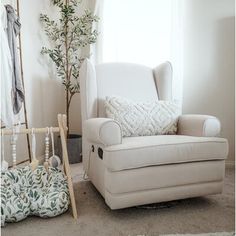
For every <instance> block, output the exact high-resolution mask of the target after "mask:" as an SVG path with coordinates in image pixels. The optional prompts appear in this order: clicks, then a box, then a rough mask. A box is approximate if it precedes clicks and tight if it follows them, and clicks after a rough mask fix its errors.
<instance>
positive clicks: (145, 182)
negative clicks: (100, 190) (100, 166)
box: [104, 160, 225, 194]
mask: <svg viewBox="0 0 236 236" xmlns="http://www.w3.org/2000/svg"><path fill="white" fill-rule="evenodd" d="M224 168H225V162H224V160H218V161H205V162H195V163H192V162H187V163H182V164H175V165H174V164H173V165H159V166H149V167H146V168H136V169H133V170H132V171H130V170H124V171H109V170H108V169H106V170H105V178H104V179H105V186H106V191H107V192H109V193H112V194H120V193H128V192H137V191H144V190H150V189H160V188H168V187H175V186H180V185H189V184H196V183H201V182H205V181H208V182H215V181H221V180H222V178H223V177H224V176H223V175H224ZM199 170H201V173H202V174H201V175H199ZM179 173H182V174H179ZM140 176H142V178H140ZM137 179H139V181H137ZM150 179H153V180H158V181H150ZM124 183H125V184H124Z"/></svg>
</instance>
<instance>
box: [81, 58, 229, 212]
mask: <svg viewBox="0 0 236 236" xmlns="http://www.w3.org/2000/svg"><path fill="white" fill-rule="evenodd" d="M80 82H81V108H82V126H83V164H84V169H85V170H86V172H87V174H88V176H89V178H90V180H91V181H92V183H93V184H94V185H95V187H96V188H97V189H98V191H99V192H100V193H101V194H102V196H103V197H104V199H105V202H106V203H107V205H108V206H109V207H110V208H111V209H119V208H125V207H130V206H136V205H142V204H149V203H155V202H163V201H170V200H176V199H183V198H190V197H197V196H204V195H208V194H216V193H221V192H222V188H223V179H224V169H225V159H226V158H227V155H228V142H227V140H226V139H223V138H219V137H217V136H219V134H220V122H219V120H218V119H217V118H215V117H213V116H205V115H181V116H180V117H179V121H178V133H177V135H157V136H140V137H122V132H121V127H120V125H119V123H117V122H116V121H114V120H112V119H108V118H105V110H104V99H105V96H111V95H117V96H122V97H125V98H130V99H133V100H136V101H154V100H157V99H160V100H171V99H172V95H171V87H172V67H171V64H170V63H169V62H166V63H163V64H161V65H159V66H158V67H156V68H155V69H150V68H148V67H145V66H141V65H135V64H127V63H108V64H100V65H98V66H96V68H94V67H93V66H92V64H91V63H90V62H89V61H88V60H86V61H85V62H84V63H83V65H82V67H81V81H80Z"/></svg>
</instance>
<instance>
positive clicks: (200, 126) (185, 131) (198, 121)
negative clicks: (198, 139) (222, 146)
mask: <svg viewBox="0 0 236 236" xmlns="http://www.w3.org/2000/svg"><path fill="white" fill-rule="evenodd" d="M178 133H179V134H181V135H192V136H203V137H215V136H218V135H219V134H220V121H219V120H218V119H217V118H216V117H214V116H206V115H182V116H180V117H179V124H178Z"/></svg>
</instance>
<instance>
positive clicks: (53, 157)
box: [49, 127, 61, 168]
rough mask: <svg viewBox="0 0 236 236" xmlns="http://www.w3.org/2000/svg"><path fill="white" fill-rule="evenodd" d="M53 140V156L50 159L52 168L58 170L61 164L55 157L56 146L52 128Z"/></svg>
mask: <svg viewBox="0 0 236 236" xmlns="http://www.w3.org/2000/svg"><path fill="white" fill-rule="evenodd" d="M50 134H51V140H52V156H51V157H50V158H49V164H50V166H52V167H54V168H56V167H59V166H60V164H61V160H60V158H59V157H58V156H57V155H55V146H54V135H53V128H52V127H51V128H50Z"/></svg>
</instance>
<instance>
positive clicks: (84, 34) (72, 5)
mask: <svg viewBox="0 0 236 236" xmlns="http://www.w3.org/2000/svg"><path fill="white" fill-rule="evenodd" d="M51 1H52V3H53V4H54V5H55V6H56V7H58V10H59V18H58V19H57V20H53V19H50V18H49V17H48V16H47V15H46V14H41V15H40V20H41V22H42V23H43V26H44V30H45V33H46V35H47V36H48V38H49V39H50V41H51V45H52V47H50V48H48V47H42V51H41V52H42V54H47V55H48V56H49V58H50V59H51V60H52V61H53V62H54V64H55V67H56V70H57V76H58V77H59V78H60V79H61V81H62V84H63V85H64V87H65V103H66V115H67V127H68V132H67V144H68V153H69V159H70V163H75V162H78V161H79V159H81V158H79V156H80V153H76V150H79V146H81V142H79V143H77V144H76V143H75V142H76V141H75V139H76V138H78V139H80V140H81V136H78V135H75V134H71V133H70V105H71V100H72V98H73V96H74V95H75V94H76V93H79V92H80V84H79V75H80V66H81V64H82V62H83V61H84V59H85V58H86V56H83V55H82V51H83V48H85V47H86V46H89V45H90V44H94V43H95V42H96V40H97V36H98V32H97V31H96V30H94V29H93V24H94V23H96V22H98V17H97V16H96V15H93V14H92V13H91V12H90V11H89V10H84V11H83V14H82V15H80V16H79V15H78V10H79V5H80V3H81V1H80V0H51ZM87 57H88V56H87ZM80 149H81V148H80ZM80 152H81V150H80Z"/></svg>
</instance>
